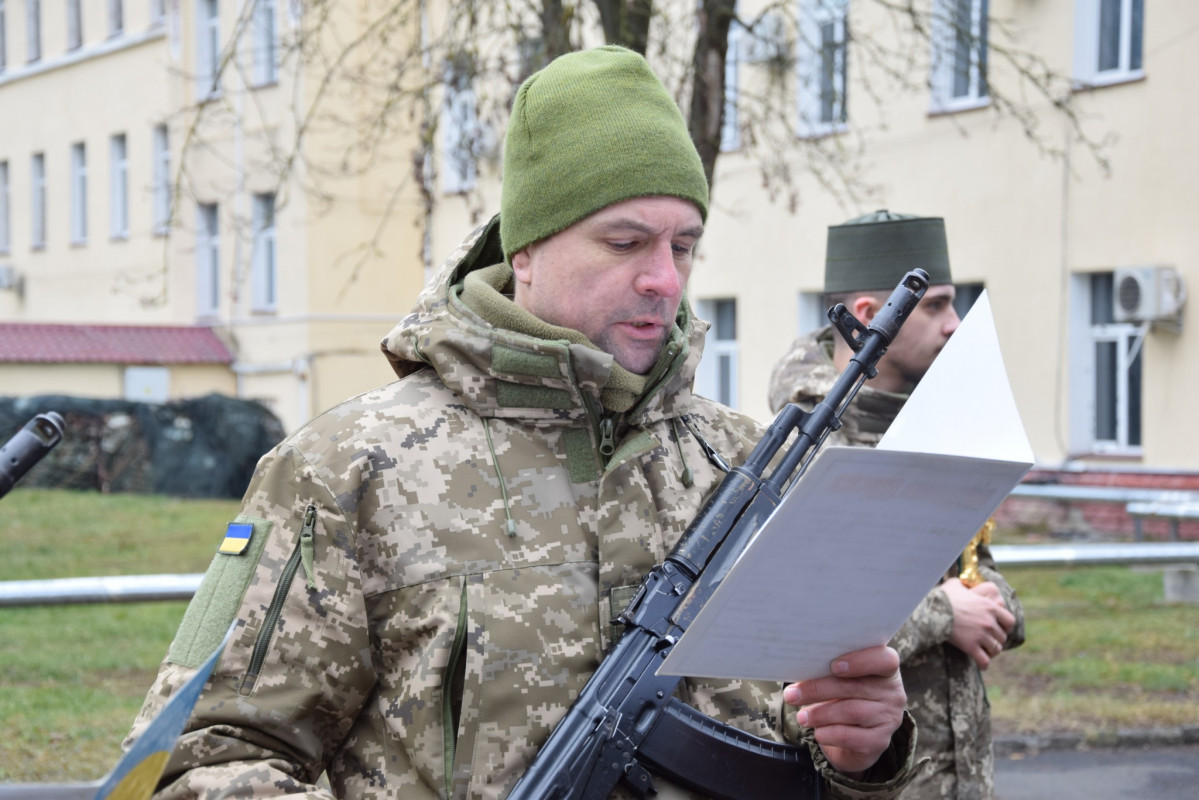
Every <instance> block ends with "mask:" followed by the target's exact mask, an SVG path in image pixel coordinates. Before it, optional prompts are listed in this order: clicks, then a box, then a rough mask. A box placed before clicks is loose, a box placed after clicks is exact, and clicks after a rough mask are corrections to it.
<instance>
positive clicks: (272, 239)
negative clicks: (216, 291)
mask: <svg viewBox="0 0 1199 800" xmlns="http://www.w3.org/2000/svg"><path fill="white" fill-rule="evenodd" d="M251 221H252V224H253V229H254V248H253V256H252V260H251V264H250V306H251V309H252V310H253V311H257V312H260V313H274V312H275V311H277V310H278V305H279V268H278V252H277V250H276V241H277V239H276V236H275V195H274V194H273V193H268V194H255V195H254V200H253V210H252V220H251Z"/></svg>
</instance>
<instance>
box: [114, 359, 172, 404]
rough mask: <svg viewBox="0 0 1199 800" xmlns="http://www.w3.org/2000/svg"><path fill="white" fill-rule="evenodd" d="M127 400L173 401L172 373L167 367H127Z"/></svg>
mask: <svg viewBox="0 0 1199 800" xmlns="http://www.w3.org/2000/svg"><path fill="white" fill-rule="evenodd" d="M125 399H126V400H130V401H132V402H134V403H165V402H166V401H167V400H169V399H171V371H170V370H169V369H168V368H166V367H125Z"/></svg>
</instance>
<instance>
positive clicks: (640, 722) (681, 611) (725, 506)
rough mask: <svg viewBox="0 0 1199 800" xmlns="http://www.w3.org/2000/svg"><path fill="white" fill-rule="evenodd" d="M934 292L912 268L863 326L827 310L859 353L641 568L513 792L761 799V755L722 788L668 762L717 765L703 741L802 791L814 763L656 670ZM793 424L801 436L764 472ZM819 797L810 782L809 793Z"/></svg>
mask: <svg viewBox="0 0 1199 800" xmlns="http://www.w3.org/2000/svg"><path fill="white" fill-rule="evenodd" d="M927 288H928V274H927V273H925V272H924V271H923V270H913V271H911V272H909V273H908V274H907V275H905V276H904V278H903V280H902V281H900V283H899V285H898V286H896V288H895V290H894V291H893V292H892V294H891V296H890V298H889V299H888V301H887V303H886V305H885V306H884V307H883V308H882V309H881V310H880V311H879V313H878V314H877V315H876V316H875V317H874V319H873V320H872V321H871V324H870V325H869V326H868V327H867V326H863V325H862V324H861V323H860V322H859V321H858V320H857V319H855V318H854V317H853V315H852V314H850V313H849V312H848V311H847V310H846V309H845V307H844V306H843V305H840V304H839V305H837V306H836V307H834V308H833V309H830V310H829V319H830V320H831V321H832V322H833V324H834V325H835V326H836V327H837V329H838V330H839V332H840V333H841V335H842V336H843V337H844V338H845V339H846V341H847V342H848V343H849V345H850V347H851V348H852V349H853V350H854V355H853V357H852V359H851V361H850V364H849V366H848V367H846V369H845V370H844V372H842V373H841V375H840V377H839V378H838V380H837V382H836V383H835V385H834V387H833V389H832V390H831V391H830V392H829V393H828V395H827V396H826V398H825V399H824V401H822V402H821V403H820V404H819V405H818V406H817V407H816V408H814V409H813V410H812V411H811V412H805V411H803V410H802V409H800V408H799V407H798V406H796V405H794V404H788V405H787V406H786V407H784V408H783V410H782V411H780V412H779V414H778V416H777V417H776V418H775V419H774V421H773V422H772V423H771V424H770V426H769V427H768V428H767V430H766V433H765V434H764V435H763V436H762V439H761V440H760V441H759V442H758V444H757V446H756V447H755V448H754V449H753V451H752V452H751V453H750V455H749V457H748V458H747V459H746V460H745V463H744V464H741V465H740V466H737V467H734V468H733V469H732V470H731V471H729V472H728V474H726V475H725V477H724V479H723V480H722V481H721V482H720V484H719V485H718V486H717V488H716V489H715V490H714V491H713V492H712V494H711V495H710V496H709V497H708V499H707V501H706V502H705V503H704V505H703V507H702V508H701V509H700V512H699V514H698V515H697V516H696V517H695V519H694V520H693V521H692V522H691V524H690V525H689V526H688V527H687V530H686V531H685V532H684V533H683V535H682V537H681V538H680V539H679V541H678V543H677V544H676V545H675V547H674V549H673V550H672V551H671V553H670V555H668V556H667V557H666V559H665V560H664V561H663V562H662V563H661V564H659V565H658V566H656V567H654V568H653V569H652V570H651V571H650V572H649V574H647V575H646V577H645V578H644V580H643V582H642V584H641V587H640V588H639V589H638V592H637V594H636V595H635V596H634V597H633V599H632V600H631V601H630V602H629V604H628V606H627V607H626V608H625V610H624V611H623V612H622V613H621V614H620V615H619V617H618V620H619V621H620V622H622V623H623V624H624V626H625V632H624V634H623V635H622V636H621V637H620V639H619V640H618V641H617V642H616V645H615V646H614V647H613V649H612V652H611V653H610V654H609V655H608V656H607V657H606V658H604V660H603V661H602V662H600V665H599V668H598V669H597V670H596V671H595V673H594V674H593V675H592V676H591V678H590V679H589V680H588V681H587V684H586V685H585V686H584V687H583V691H582V692H581V693H580V695H579V697H578V699H577V700H575V702H574V703H573V704H572V705H571V707H570V709H569V710H568V711H567V713H566V716H565V717H564V718H563V719H562V721H561V722H559V723H558V725H557V726H556V727H555V728H554V730H553V732H552V733H551V734H550V736H549V738H548V739H547V740H546V742H545V744H544V745H543V746H542V748H541V749H540V750H539V751H538V753H537V756H536V757H535V758H534V760H533V762H532V764H530V766H529V769H528V770H527V771H526V772H525V774H524V775H522V776H521V778H520V779H519V780H518V781H517V782H516V784H515V786H513V788H512V791H511V792H510V793H509V794H508V800H603V798H606V797H608V795H609V794H610V793H611V792H612V790H613V789H614V788H615V787H616V785H617V784H618V783H621V782H623V783H624V784H625V785H626V786H627V787H628V788H629V789H631V790H632V791H633V792H635V793H636V794H637V795H638V796H640V797H645V796H647V795H648V794H651V793H653V791H654V789H653V781H652V774H653V773H656V774H661V775H664V776H666V777H668V778H670V779H671V780H674V781H676V782H680V783H682V784H683V785H687V786H689V787H690V788H693V789H696V790H699V791H703V792H705V793H708V794H710V795H711V796H713V797H718V798H731V799H732V800H737V798H750V797H761V796H763V795H762V794H761V793H760V790H761V788H762V787H761V785H760V783H757V782H756V780H755V778H756V777H757V776H760V775H761V774H762V764H761V763H758V764H757V766H753V767H751V769H752V770H754V772H755V774H750V775H745V776H744V778H742V779H740V780H737V779H726V778H725V777H724V776H723V775H716V774H714V773H712V778H711V782H712V783H716V782H720V785H711V784H705V783H702V782H701V781H698V780H694V779H689V777H688V773H689V772H690V770H689V769H688V768H687V766H686V765H684V766H680V765H679V764H678V763H668V762H671V761H672V760H674V761H675V762H677V760H678V759H684V760H686V759H687V758H688V757H689V754H688V752H687V749H686V748H687V747H688V746H690V747H692V748H694V749H695V750H696V751H697V752H696V753H695V754H694V763H695V764H700V763H703V762H710V761H712V760H713V759H712V757H711V754H710V753H708V754H705V753H704V752H703V750H704V748H703V747H702V745H701V744H700V743H701V742H704V741H707V742H709V743H714V744H716V745H719V746H720V747H723V750H722V752H730V751H732V750H737V751H738V752H744V753H750V752H754V753H759V754H760V755H761V756H762V758H764V759H766V760H767V761H769V762H771V763H776V764H779V765H782V766H780V768H779V769H778V771H777V774H776V773H771V774H772V775H775V778H774V779H775V780H777V781H778V782H780V783H782V782H786V781H789V780H792V777H791V776H792V775H794V776H795V777H794V780H795V781H796V782H797V784H796V786H797V788H800V789H802V782H803V778H804V776H805V775H807V776H810V775H811V774H812V772H811V765H810V761H807V762H806V772H804V766H805V760H806V753H804V752H802V751H801V750H800V749H799V748H796V747H794V746H792V745H783V744H779V743H776V742H768V741H765V740H761V739H756V737H752V736H750V735H749V734H745V733H743V732H740V731H735V730H734V729H731V728H729V727H728V726H724V725H722V724H721V723H718V722H716V721H715V720H710V719H708V718H706V717H704V716H703V715H702V714H699V712H695V711H694V710H693V709H691V710H686V707H685V706H684V707H682V708H680V706H681V704H680V703H679V702H678V701H677V700H674V698H673V696H674V693H675V689H676V688H677V686H678V684H679V682H680V681H681V680H682V679H681V678H678V677H675V676H664V675H658V674H657V669H658V665H659V664H661V663H662V661H663V659H665V657H666V656H667V655H668V654H669V653H670V651H671V649H672V648H673V646H674V643H675V642H676V641H678V638H679V637H680V636H681V635H682V634H683V632H684V631H685V630H686V629H687V627H688V625H690V623H691V621H692V620H693V619H694V618H695V615H696V614H697V613H698V612H699V609H700V608H702V607H703V605H704V604H705V603H706V602H707V601H708V599H709V598H710V597H711V596H712V593H713V592H715V591H716V588H717V587H718V586H719V585H720V582H721V581H722V580H723V579H724V577H725V575H727V574H728V571H729V570H730V569H731V568H732V565H733V564H734V563H735V562H736V560H737V557H738V556H739V555H740V554H741V552H742V551H743V550H744V549H745V547H746V546H747V545H748V543H749V541H750V539H751V538H752V536H753V534H754V533H756V532H757V530H758V529H759V528H760V527H761V525H762V523H763V522H764V521H765V520H766V518H767V517H768V516H769V515H770V513H771V512H772V511H773V510H774V508H775V507H776V506H777V505H778V503H779V501H780V499H781V497H782V495H783V494H784V493H785V491H786V489H787V488H788V487H789V486H790V485H791V484H792V483H793V482H794V481H795V480H798V479H799V477H800V475H802V472H803V469H804V468H806V466H807V464H808V463H810V461H811V457H812V456H814V455H815V452H816V450H817V449H818V448H819V446H820V445H821V444H822V443H823V442H824V439H825V438H826V437H827V436H828V434H829V433H830V432H831V431H834V430H836V429H838V428H839V427H840V426H841V422H840V418H841V415H842V413H844V410H845V408H846V406H848V404H849V403H850V402H851V401H852V400H853V397H854V396H855V395H856V394H857V391H858V389H860V388H861V386H862V383H863V382H865V380H866V379H868V378H871V377H873V376H874V375H875V374H876V370H875V365H876V364H877V362H878V359H879V358H880V357H882V355H883V353H885V352H886V349H887V347H888V345H890V343H891V341H892V340H893V339H894V337H895V334H896V333H897V332H898V330H899V328H900V326H901V325H902V324H903V322H904V320H905V319H906V318H907V317H908V315H909V314H910V313H911V312H912V310H913V309H914V308H915V307H916V304H917V303H919V301H920V298H921V297H923V295H924V292H925V290H926V289H927ZM795 431H797V432H798V434H797V437H796V440H795V441H794V442H793V443H792V444H791V446H790V447H789V448H788V449H787V450H786V451H785V453H784V454H783V456H782V457H781V458H780V459H778V462H777V464H776V466H775V468H774V469H773V470H772V471H771V472H770V474H769V475H768V476H766V477H764V473H765V472H766V469H767V468H768V467H769V465H770V464H771V463H772V462H774V461H775V457H776V456H777V455H778V453H779V451H780V450H781V449H782V447H783V445H784V444H785V443H786V441H787V440H788V439H789V438H790V436H791V434H792V432H795ZM708 729H711V730H710V731H709V730H708ZM663 731H668V732H669V733H668V734H663ZM679 739H682V740H683V742H684V743H685V744H684V748H682V749H680V748H679V747H678V746H675V745H666V744H665V743H666V741H667V740H679ZM734 740H735V741H734ZM751 740H752V741H751ZM725 745H727V747H725ZM747 763H751V764H752V763H754V762H753V761H752V759H751V760H750V761H749V762H747ZM697 771H700V772H702V771H703V770H697ZM813 785H814V783H813ZM818 793H819V787H815V790H814V791H812V792H810V795H811V796H815V795H816V794H818Z"/></svg>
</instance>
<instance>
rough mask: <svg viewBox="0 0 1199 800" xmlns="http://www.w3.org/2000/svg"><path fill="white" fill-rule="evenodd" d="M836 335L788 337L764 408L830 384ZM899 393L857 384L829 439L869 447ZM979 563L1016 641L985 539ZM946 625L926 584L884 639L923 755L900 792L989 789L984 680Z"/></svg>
mask: <svg viewBox="0 0 1199 800" xmlns="http://www.w3.org/2000/svg"><path fill="white" fill-rule="evenodd" d="M836 335H838V334H837V333H836V331H834V330H833V328H832V327H831V326H830V327H826V328H824V329H822V330H820V331H817V332H816V333H815V334H812V335H810V336H808V337H806V338H802V339H800V340H798V341H796V342H795V343H794V344H793V345H792V347H791V350H790V351H789V352H788V353H787V355H786V356H785V357H784V358H783V359H781V360H780V361H779V362H778V364H776V365H775V368H774V371H773V373H772V374H771V379H770V390H769V391H770V405H771V407H772V408H776V409H777V408H781V407H782V406H783V405H784V404H786V403H788V402H794V403H798V404H799V405H800V406H802V407H804V408H811V407H812V406H814V405H815V404H816V403H819V402H820V401H821V400H822V399H823V398H824V396H825V395H826V394H827V393H828V392H829V390H831V389H832V387H833V383H834V381H835V379H836V377H837V371H836V368H835V367H834V366H833V363H832V360H831V354H832V344H833V338H832V337H834V336H836ZM883 357H884V358H886V356H885V355H884V356H883ZM905 400H906V396H903V395H894V394H889V393H886V392H878V391H875V390H873V389H870V388H869V387H864V388H863V389H862V391H861V392H859V394H858V397H857V398H856V399H855V400H854V403H853V405H851V406H850V408H849V409H848V410H847V413H846V415H845V417H844V421H845V423H846V424H845V426H844V427H843V428H842V430H841V431H840V432H838V433H837V434H834V435H833V436H830V437H829V443H830V444H834V443H835V444H847V445H853V446H864V447H873V446H874V445H876V444H877V443H878V441H879V439H881V438H882V434H883V433H885V432H886V429H887V427H888V426H889V425H890V424H891V421H892V420H894V419H895V416H896V415H897V414H898V413H899V410H900V408H902V406H903V402H904V401H905ZM979 567H980V570H981V571H982V573H983V575H984V577H985V578H986V579H987V580H989V581H992V582H993V583H995V585H996V586H998V587H999V589H1000V592H1001V593H1002V594H1003V597H1004V600H1005V602H1006V603H1007V607H1008V609H1009V610H1010V611H1011V612H1012V613H1013V614H1014V615H1015V617H1016V627H1015V628H1014V629H1013V630H1012V633H1011V634H1010V635H1009V637H1008V640H1007V642H1006V643H1005V645H1004V648H1005V649H1011V648H1013V647H1018V646H1019V645H1021V644H1022V643H1023V642H1024V609H1023V606H1022V604H1021V603H1020V599H1019V598H1018V597H1017V596H1016V592H1015V590H1013V589H1012V587H1011V585H1009V584H1008V582H1007V581H1006V580H1005V579H1004V577H1003V576H1002V575H1001V574H1000V573H999V571H998V569H997V568H996V565H995V560H994V558H993V557H992V556H991V553H990V550H988V549H987V548H986V547H985V546H983V547H980V548H979ZM952 574H953V573H952V571H950V572H947V573H946V577H951V576H952ZM952 631H953V610H952V608H951V607H950V605H949V601H948V599H947V598H946V596H945V593H944V592H942V591H940V590H939V589H934V590H933V591H931V592H929V594H928V595H927V596H926V597H925V598H924V600H923V601H922V602H921V604H920V605H919V606H918V607H917V609H916V611H915V612H913V614H912V616H911V617H910V618H909V619H908V620H907V622H905V623H904V625H903V627H901V628H900V630H899V632H898V633H896V635H895V638H893V639H892V640H891V643H890V644H891V646H892V647H894V648H895V649H896V650H897V651H898V652H899V656H900V662H901V667H900V671H901V672H902V674H903V686H904V690H905V691H906V692H907V695H908V710H909V711H910V712H911V714H912V716H913V717H915V718H916V728H917V737H916V757H917V759H918V760H919V759H928V762H929V763H926V764H925V765H924V768H923V769H922V770H921V771H920V772H919V773H918V774H917V776H916V778H915V779H914V780H913V781H912V783H911V784H910V785H909V786H908V787H907V788H906V789H905V790H904V792H903V795H902V797H903V798H904V800H909V798H915V799H916V800H989V799H990V798H993V797H994V794H995V787H994V756H993V752H992V747H991V711H990V705H989V703H988V701H987V693H986V686H985V685H984V683H983V677H982V673H981V672H980V671H979V669H978V667H977V665H975V663H974V661H973V660H972V659H971V658H969V657H968V656H967V655H966V654H965V653H963V652H962V651H960V650H958V649H957V648H956V647H953V646H952V645H950V644H948V643H947V640H948V639H949V635H950V633H952Z"/></svg>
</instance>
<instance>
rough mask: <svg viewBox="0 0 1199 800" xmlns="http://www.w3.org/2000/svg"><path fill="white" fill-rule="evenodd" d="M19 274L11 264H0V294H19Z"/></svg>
mask: <svg viewBox="0 0 1199 800" xmlns="http://www.w3.org/2000/svg"><path fill="white" fill-rule="evenodd" d="M21 283H22V281H21V273H19V272H17V268H16V267H14V266H13V265H12V264H0V292H18V293H19V292H20V291H21Z"/></svg>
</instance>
